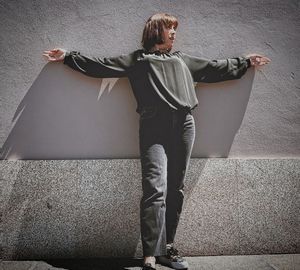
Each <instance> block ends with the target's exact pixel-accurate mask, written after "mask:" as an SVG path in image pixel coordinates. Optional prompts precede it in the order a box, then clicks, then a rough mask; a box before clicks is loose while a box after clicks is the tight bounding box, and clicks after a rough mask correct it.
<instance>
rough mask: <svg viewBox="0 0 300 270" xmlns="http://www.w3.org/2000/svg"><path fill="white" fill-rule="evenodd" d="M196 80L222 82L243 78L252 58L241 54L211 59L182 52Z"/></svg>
mask: <svg viewBox="0 0 300 270" xmlns="http://www.w3.org/2000/svg"><path fill="white" fill-rule="evenodd" d="M181 56H182V59H183V61H184V62H185V64H186V65H187V67H188V68H189V70H190V72H191V74H192V76H193V79H194V81H195V82H207V83H213V82H220V81H227V80H235V79H239V78H241V77H242V76H243V75H244V74H245V73H246V71H247V69H248V68H249V67H250V66H251V64H250V60H249V59H248V58H246V57H243V56H240V57H235V58H227V59H219V60H217V59H214V60H209V59H206V58H200V57H196V56H191V55H188V54H186V53H182V52H181Z"/></svg>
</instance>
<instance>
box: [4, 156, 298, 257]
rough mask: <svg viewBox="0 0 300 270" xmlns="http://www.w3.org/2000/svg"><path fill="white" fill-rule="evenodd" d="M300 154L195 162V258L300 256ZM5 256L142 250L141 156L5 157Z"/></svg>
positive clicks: (191, 245)
mask: <svg viewBox="0 0 300 270" xmlns="http://www.w3.org/2000/svg"><path fill="white" fill-rule="evenodd" d="M299 179H300V160H299V159H192V160H191V163H190V168H189V170H188V174H187V179H186V191H185V195H186V196H185V203H184V209H183V213H182V216H181V220H180V224H179V227H178V232H177V236H176V245H177V246H178V248H179V249H180V250H181V251H182V254H183V255H185V256H200V255H224V254H227V255H233V254H270V253H299V252H300V249H299V247H300V245H299V244H300V243H299V241H300V230H299V214H300V213H299V209H300V207H299V206H300V205H299V197H298V196H299V195H298V194H299ZM0 180H1V185H0V186H1V196H0V200H1V201H0V202H1V204H0V205H1V213H2V215H1V216H2V218H1V220H2V222H1V232H2V233H1V238H2V239H1V257H2V258H4V259H6V260H11V259H46V258H87V257H109V256H119V257H123V256H124V257H125V256H129V257H131V256H141V255H142V253H141V242H140V228H139V200H140V198H141V173H140V161H139V160H138V159H112V160H70V161H66V160H64V161H63V160H56V161H54V160H49V161H46V160H41V161H1V162H0Z"/></svg>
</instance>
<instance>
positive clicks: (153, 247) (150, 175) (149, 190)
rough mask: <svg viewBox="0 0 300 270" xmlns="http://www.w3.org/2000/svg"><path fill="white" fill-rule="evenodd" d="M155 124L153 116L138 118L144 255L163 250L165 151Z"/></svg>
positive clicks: (164, 247) (157, 254)
mask: <svg viewBox="0 0 300 270" xmlns="http://www.w3.org/2000/svg"><path fill="white" fill-rule="evenodd" d="M157 121H159V120H158V119H157ZM159 127H160V124H159V122H156V121H155V119H146V120H142V122H140V154H141V166H142V190H143V196H142V198H141V202H140V222H141V239H142V245H143V255H144V256H160V255H165V254H166V224H165V211H166V191H167V155H166V149H165V148H166V147H165V144H164V138H163V133H162V132H161V131H162V130H161V129H160V128H159Z"/></svg>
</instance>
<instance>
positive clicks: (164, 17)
mask: <svg viewBox="0 0 300 270" xmlns="http://www.w3.org/2000/svg"><path fill="white" fill-rule="evenodd" d="M172 25H174V26H175V28H177V26H178V21H177V19H176V18H175V17H174V16H172V15H169V14H167V13H157V14H154V15H153V16H151V17H150V18H149V19H148V20H147V22H146V25H145V27H144V31H143V38H142V42H141V43H142V46H143V48H144V49H146V50H147V51H148V50H150V49H151V48H152V47H153V46H154V45H155V44H162V43H164V40H163V26H165V27H166V28H168V27H171V26H172Z"/></svg>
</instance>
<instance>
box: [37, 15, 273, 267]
mask: <svg viewBox="0 0 300 270" xmlns="http://www.w3.org/2000/svg"><path fill="white" fill-rule="evenodd" d="M177 26H178V21H177V19H176V18H175V17H174V16H171V15H168V14H166V13H159V14H155V15H153V16H152V17H150V18H149V19H148V21H147V22H146V25H145V27H144V31H143V37H142V46H143V49H138V50H136V51H134V52H132V53H130V54H128V55H121V56H118V57H110V58H103V59H101V58H96V57H93V58H89V57H86V56H83V55H81V54H80V52H78V51H66V50H64V49H59V48H57V49H54V50H50V51H44V54H43V55H44V56H45V57H46V58H47V60H48V61H63V63H64V64H66V65H68V66H69V67H71V68H73V69H74V70H77V71H79V72H82V73H83V74H86V75H87V76H92V77H99V78H107V77H128V78H129V80H130V83H131V86H132V90H133V93H134V96H135V98H136V101H137V109H136V111H137V113H139V114H140V120H139V124H140V126H139V146H140V157H141V167H142V189H143V196H142V199H141V203H140V221H141V239H142V245H143V255H144V266H143V270H153V269H155V262H156V259H158V260H159V262H160V263H161V264H164V265H168V266H169V267H171V268H174V269H187V268H188V263H187V261H186V260H184V259H183V258H182V257H181V256H180V255H179V254H178V250H177V249H175V247H174V244H173V242H174V238H175V233H176V229H177V225H178V221H179V216H180V213H181V210H182V204H183V198H184V192H183V191H184V179H185V175H186V171H187V168H188V164H189V160H190V155H191V151H192V147H193V144H194V138H195V123H194V118H193V115H192V110H193V109H194V108H195V107H196V106H197V104H198V100H197V98H196V94H195V89H194V82H219V81H225V80H233V79H239V78H241V77H242V76H243V75H244V74H245V73H246V71H247V69H248V68H249V67H251V66H254V67H256V66H261V65H265V64H267V63H269V62H270V59H268V58H267V57H264V56H262V55H259V54H249V55H247V56H246V57H236V58H229V59H225V60H207V59H204V58H199V57H194V56H190V55H188V54H185V53H183V52H181V51H176V52H173V53H171V49H172V47H173V44H174V41H175V38H176V29H177Z"/></svg>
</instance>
